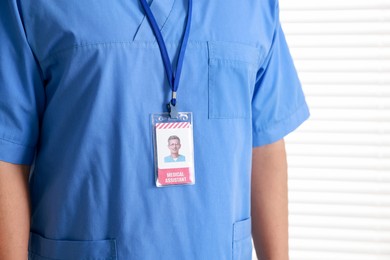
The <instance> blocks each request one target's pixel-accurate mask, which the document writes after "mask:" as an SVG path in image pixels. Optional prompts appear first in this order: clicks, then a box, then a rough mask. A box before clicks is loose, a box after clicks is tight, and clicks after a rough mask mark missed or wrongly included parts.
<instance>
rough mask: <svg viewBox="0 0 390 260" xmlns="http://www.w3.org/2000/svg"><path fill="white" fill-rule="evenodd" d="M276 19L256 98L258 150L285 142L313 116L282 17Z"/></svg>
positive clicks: (254, 116) (254, 125)
mask: <svg viewBox="0 0 390 260" xmlns="http://www.w3.org/2000/svg"><path fill="white" fill-rule="evenodd" d="M276 13H278V10H277V12H276ZM275 17H276V22H275V26H274V28H275V29H274V32H273V38H272V41H271V44H270V48H269V51H268V54H267V55H266V57H265V59H264V61H263V62H262V65H261V67H260V69H259V70H258V72H257V76H256V77H257V78H256V85H255V89H254V94H253V98H252V134H253V146H254V147H255V146H261V145H266V144H270V143H273V142H275V141H277V140H279V139H282V138H283V137H284V136H285V135H287V134H288V133H290V132H291V131H293V130H294V129H295V128H297V127H298V126H299V125H300V124H301V123H303V121H305V120H306V119H307V118H308V117H309V109H308V106H307V104H306V101H305V97H304V94H303V91H302V87H301V83H300V81H299V79H298V75H297V72H296V69H295V67H294V63H293V60H292V57H291V55H290V52H289V49H288V46H287V42H286V39H285V37H284V33H283V30H282V28H281V25H280V22H279V18H278V17H279V16H278V15H275Z"/></svg>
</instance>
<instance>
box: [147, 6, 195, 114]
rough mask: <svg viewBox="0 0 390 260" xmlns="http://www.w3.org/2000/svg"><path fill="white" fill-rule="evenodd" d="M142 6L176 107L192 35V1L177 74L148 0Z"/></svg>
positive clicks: (173, 104)
mask: <svg viewBox="0 0 390 260" xmlns="http://www.w3.org/2000/svg"><path fill="white" fill-rule="evenodd" d="M141 4H142V7H143V9H144V11H145V13H146V17H147V18H148V21H149V23H150V25H151V26H152V29H153V33H154V36H155V37H156V39H157V43H158V46H159V48H160V52H161V56H162V59H163V63H164V67H165V72H166V74H167V77H168V82H169V85H170V87H171V89H172V99H171V102H170V104H172V106H176V92H177V90H178V88H179V81H180V75H181V70H182V66H183V61H184V53H185V51H186V48H187V43H188V36H189V34H190V26H191V16H192V0H188V15H187V22H186V28H185V31H184V36H183V40H182V43H181V46H180V53H179V57H178V60H177V65H176V71H175V72H173V70H172V65H171V60H170V59H169V56H168V51H167V47H166V45H165V41H164V39H163V37H162V34H161V31H160V29H159V28H158V24H157V22H156V19H155V17H154V15H153V13H152V10H150V7H149V5H148V4H147V3H146V0H141ZM168 105H169V104H168ZM169 107H170V106H169Z"/></svg>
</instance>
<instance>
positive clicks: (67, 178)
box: [0, 0, 309, 260]
mask: <svg viewBox="0 0 390 260" xmlns="http://www.w3.org/2000/svg"><path fill="white" fill-rule="evenodd" d="M151 8H152V11H153V13H154V15H155V16H156V19H157V22H158V24H159V26H160V28H161V30H162V34H163V36H164V39H165V41H166V42H167V48H168V51H169V55H170V57H171V58H172V59H174V60H175V58H176V57H177V54H178V46H179V45H180V40H181V37H182V34H183V31H184V25H185V18H186V14H187V1H186V0H176V1H174V0H154V1H153V2H152V4H151ZM0 57H1V58H0V160H3V161H6V162H11V163H16V164H33V165H34V167H33V171H32V174H31V178H30V194H31V204H32V218H31V237H30V244H29V258H30V259H35V260H43V259H45V260H47V259H72V260H73V259H83V260H86V259H89V260H91V259H100V260H102V259H121V260H135V259H141V260H149V259H150V260H155V259H167V260H172V259H173V260H176V259H178V260H182V259H188V260H191V259H212V260H214V259H218V260H223V259H229V260H230V259H248V260H249V259H251V218H250V216H251V214H250V176H251V153H252V147H254V146H260V145H264V144H269V143H272V142H275V141H277V140H278V139H281V138H283V137H284V136H285V135H286V134H288V133H289V132H291V131H292V130H294V129H295V128H296V127H297V126H298V125H300V124H301V123H302V122H303V121H304V120H305V119H306V118H307V117H308V115H309V112H308V108H307V105H306V103H305V99H304V95H303V93H302V90H301V85H300V83H299V80H298V78H297V74H296V70H295V68H294V65H293V62H292V59H291V56H290V54H289V51H288V47H287V45H286V41H285V38H284V34H283V31H282V29H281V27H280V22H279V8H278V1H276V0H261V1H260V0H249V1H235V0H224V1H218V0H215V1H214V0H213V1H208V0H207V1H206V0H200V1H195V2H194V5H193V18H192V25H191V33H190V39H189V43H188V48H187V52H186V54H185V61H184V65H183V72H182V77H181V83H180V87H179V91H178V104H179V106H180V110H181V111H190V112H193V115H194V139H195V141H194V142H195V143H194V147H195V155H194V158H195V172H196V184H195V185H193V186H175V187H168V188H156V187H155V182H154V163H153V162H154V158H153V156H154V154H153V144H152V127H151V125H150V114H151V113H158V112H163V111H165V104H166V103H168V102H169V100H170V89H169V86H168V82H167V79H166V77H165V71H164V66H163V63H162V59H161V55H160V51H159V48H158V45H157V43H156V41H155V38H154V35H153V32H152V30H151V28H150V26H149V23H148V21H147V19H145V17H144V14H143V11H142V8H141V5H140V3H139V2H138V1H137V0H127V1H106V0H94V1H90V0H57V1H45V0H24V1H17V0H4V1H0Z"/></svg>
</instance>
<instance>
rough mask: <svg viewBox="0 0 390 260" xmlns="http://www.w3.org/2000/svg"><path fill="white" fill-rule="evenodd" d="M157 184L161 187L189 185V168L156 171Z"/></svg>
mask: <svg viewBox="0 0 390 260" xmlns="http://www.w3.org/2000/svg"><path fill="white" fill-rule="evenodd" d="M158 182H159V183H160V184H161V185H175V184H187V183H191V182H192V181H191V178H190V168H173V169H172V168H170V169H158Z"/></svg>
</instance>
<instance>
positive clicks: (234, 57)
mask: <svg viewBox="0 0 390 260" xmlns="http://www.w3.org/2000/svg"><path fill="white" fill-rule="evenodd" d="M208 50H209V111H208V112H209V118H210V119H224V118H226V119H229V118H249V117H250V114H251V100H252V93H253V89H254V85H255V79H256V72H257V68H258V63H259V51H258V49H257V48H255V47H252V46H249V45H244V44H237V43H228V42H208Z"/></svg>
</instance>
